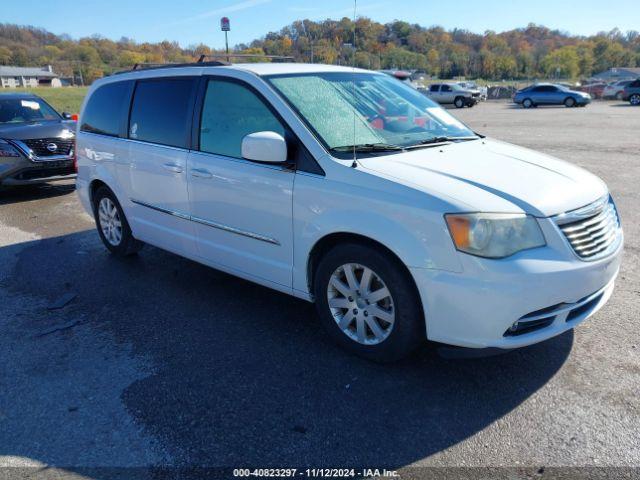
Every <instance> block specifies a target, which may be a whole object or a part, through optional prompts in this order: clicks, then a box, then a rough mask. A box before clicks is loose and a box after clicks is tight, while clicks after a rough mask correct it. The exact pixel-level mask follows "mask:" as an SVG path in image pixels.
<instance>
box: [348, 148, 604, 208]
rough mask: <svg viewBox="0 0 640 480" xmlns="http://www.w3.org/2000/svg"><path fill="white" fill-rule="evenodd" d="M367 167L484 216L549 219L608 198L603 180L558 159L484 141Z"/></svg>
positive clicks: (366, 162) (373, 160)
mask: <svg viewBox="0 0 640 480" xmlns="http://www.w3.org/2000/svg"><path fill="white" fill-rule="evenodd" d="M358 162H359V163H360V164H362V166H363V167H364V168H366V169H370V170H371V171H372V172H375V173H376V174H379V175H381V176H384V177H389V178H393V179H394V180H395V181H398V182H400V183H404V184H406V185H408V186H412V187H413V188H417V189H420V190H423V191H425V192H426V193H428V194H431V195H434V196H439V197H441V198H442V199H443V200H449V201H451V203H453V204H457V205H458V207H459V208H460V209H466V210H467V211H483V212H509V213H516V212H522V211H524V212H526V213H529V214H531V215H535V216H538V217H548V216H552V215H557V214H559V213H563V212H567V211H570V210H574V209H576V208H579V207H582V206H584V205H587V204H589V203H591V202H594V201H595V200H597V199H599V198H601V197H603V196H604V195H606V194H607V187H606V185H605V184H604V182H603V181H602V180H600V179H599V178H598V177H596V176H595V175H593V174H591V173H589V172H587V171H586V170H584V169H582V168H580V167H577V166H575V165H572V164H570V163H567V162H564V161H562V160H559V159H557V158H554V157H551V156H548V155H545V154H542V153H538V152H535V151H533V150H529V149H526V148H522V147H517V146H515V145H511V144H508V143H504V142H500V141H496V140H490V139H482V140H474V141H467V142H460V143H453V144H448V145H444V146H442V147H431V148H426V149H417V150H412V151H409V152H404V153H399V154H394V155H385V156H376V157H369V158H361V159H358Z"/></svg>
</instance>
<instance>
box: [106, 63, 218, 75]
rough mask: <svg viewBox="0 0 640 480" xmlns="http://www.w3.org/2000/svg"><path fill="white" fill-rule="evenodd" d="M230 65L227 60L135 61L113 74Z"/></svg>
mask: <svg viewBox="0 0 640 480" xmlns="http://www.w3.org/2000/svg"><path fill="white" fill-rule="evenodd" d="M229 65H231V64H230V63H227V62H200V61H198V62H191V63H136V64H135V65H134V66H133V68H132V69H130V70H121V71H119V72H115V73H114V75H122V74H123V73H131V72H137V71H139V70H160V69H163V68H183V67H226V66H229Z"/></svg>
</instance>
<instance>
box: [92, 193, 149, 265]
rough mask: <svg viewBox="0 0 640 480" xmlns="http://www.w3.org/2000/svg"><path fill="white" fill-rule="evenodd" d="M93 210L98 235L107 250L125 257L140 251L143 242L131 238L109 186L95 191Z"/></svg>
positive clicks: (122, 214) (129, 230) (126, 223)
mask: <svg viewBox="0 0 640 480" xmlns="http://www.w3.org/2000/svg"><path fill="white" fill-rule="evenodd" d="M93 211H94V216H95V220H96V228H97V229H98V235H100V239H101V240H102V243H103V244H104V246H105V247H107V250H109V252H111V253H112V254H113V255H115V256H117V257H126V256H129V255H133V254H135V253H137V252H139V251H140V249H141V248H142V247H143V245H144V244H143V243H142V242H140V241H139V240H136V239H135V238H133V234H132V233H131V228H130V227H129V222H127V218H126V217H125V215H124V211H123V210H122V207H121V206H120V202H118V199H117V198H116V196H115V195H114V193H113V192H112V191H111V190H110V189H109V188H107V187H104V186H103V187H100V188H99V189H98V190H97V191H96V193H95V194H94V196H93Z"/></svg>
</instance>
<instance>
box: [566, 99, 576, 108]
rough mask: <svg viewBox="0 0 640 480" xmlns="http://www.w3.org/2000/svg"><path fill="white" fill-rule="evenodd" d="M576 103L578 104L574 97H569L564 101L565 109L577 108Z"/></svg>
mask: <svg viewBox="0 0 640 480" xmlns="http://www.w3.org/2000/svg"><path fill="white" fill-rule="evenodd" d="M576 103H577V102H576V99H575V98H573V97H567V98H566V99H565V100H564V106H565V107H567V108H573V107H575V106H576Z"/></svg>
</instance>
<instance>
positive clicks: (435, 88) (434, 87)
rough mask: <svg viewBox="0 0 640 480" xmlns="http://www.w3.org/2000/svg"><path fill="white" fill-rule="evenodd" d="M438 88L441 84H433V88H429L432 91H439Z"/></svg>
mask: <svg viewBox="0 0 640 480" xmlns="http://www.w3.org/2000/svg"><path fill="white" fill-rule="evenodd" d="M438 88H440V85H431V88H429V90H430V91H431V92H437V91H438Z"/></svg>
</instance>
